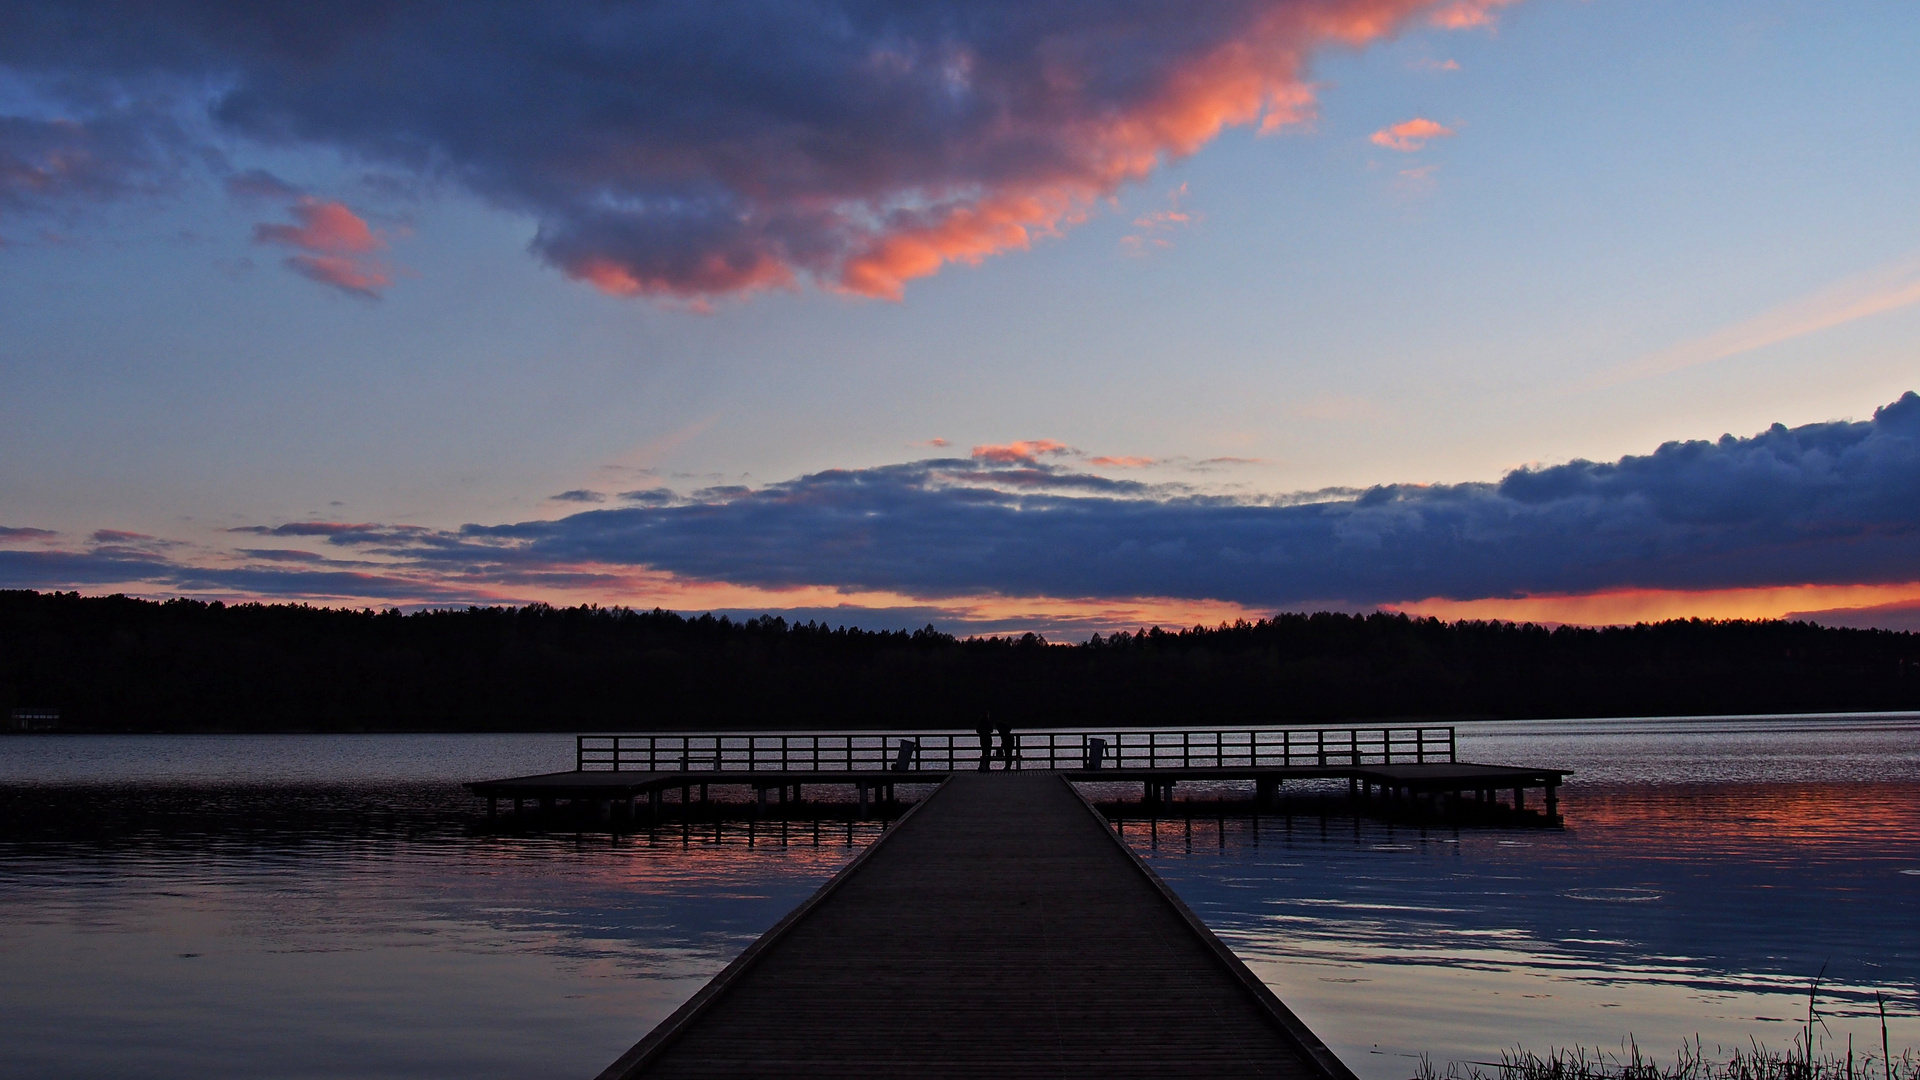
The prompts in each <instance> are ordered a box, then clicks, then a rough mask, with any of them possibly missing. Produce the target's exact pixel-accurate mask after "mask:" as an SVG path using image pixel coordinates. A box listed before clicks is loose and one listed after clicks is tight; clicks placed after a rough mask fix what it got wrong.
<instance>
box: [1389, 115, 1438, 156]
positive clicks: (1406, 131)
mask: <svg viewBox="0 0 1920 1080" xmlns="http://www.w3.org/2000/svg"><path fill="white" fill-rule="evenodd" d="M1452 134H1454V131H1453V129H1452V128H1450V127H1446V126H1445V125H1442V124H1438V123H1435V122H1434V121H1432V120H1429V119H1427V118H1426V117H1424V116H1416V117H1414V118H1413V119H1411V120H1402V121H1401V122H1400V123H1398V124H1394V125H1393V126H1391V127H1384V128H1381V129H1380V130H1379V131H1376V132H1374V133H1373V135H1372V139H1373V143H1374V145H1375V146H1384V147H1386V148H1387V149H1389V150H1398V151H1400V152H1401V153H1403V154H1410V153H1412V152H1414V151H1415V150H1419V149H1421V148H1422V147H1424V146H1426V145H1427V142H1428V141H1429V140H1432V139H1439V138H1445V137H1446V136H1449V135H1452Z"/></svg>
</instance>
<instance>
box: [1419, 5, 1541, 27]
mask: <svg viewBox="0 0 1920 1080" xmlns="http://www.w3.org/2000/svg"><path fill="white" fill-rule="evenodd" d="M1519 2H1520V0H1458V2H1457V3H1451V4H1445V5H1442V6H1441V8H1440V9H1439V10H1438V11H1435V12H1434V13H1433V14H1432V15H1429V16H1428V17H1427V21H1428V22H1430V23H1432V24H1433V25H1435V26H1438V27H1440V28H1442V29H1445V30H1471V29H1473V28H1475V27H1480V26H1492V25H1493V23H1494V11H1495V10H1496V9H1498V8H1503V7H1506V6H1507V5H1509V4H1517V3H1519Z"/></svg>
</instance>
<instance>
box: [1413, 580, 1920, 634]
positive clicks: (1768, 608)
mask: <svg viewBox="0 0 1920 1080" xmlns="http://www.w3.org/2000/svg"><path fill="white" fill-rule="evenodd" d="M1903 601H1920V581H1911V582H1904V583H1898V584H1892V585H1774V586H1764V587H1758V588H1748V589H1710V590H1698V591H1694V590H1681V589H1618V590H1612V591H1607V592H1597V593H1586V594H1581V595H1550V596H1522V597H1513V598H1503V597H1490V598H1487V599H1482V600H1449V599H1446V598H1444V597H1429V598H1427V599H1425V600H1410V601H1406V602H1404V603H1398V604H1386V605H1382V606H1383V607H1384V608H1386V609H1387V610H1391V611H1402V612H1405V613H1407V614H1409V615H1431V616H1433V617H1435V618H1439V619H1447V620H1450V621H1451V620H1455V619H1499V620H1502V621H1507V622H1540V623H1570V624H1573V625H1579V626H1611V625H1621V624H1628V623H1637V622H1658V621H1660V620H1662V619H1689V618H1701V619H1778V618H1783V617H1785V616H1786V615H1788V614H1791V613H1793V612H1800V611H1825V610H1830V609H1835V608H1865V607H1878V606H1880V605H1882V604H1895V603H1900V602H1903Z"/></svg>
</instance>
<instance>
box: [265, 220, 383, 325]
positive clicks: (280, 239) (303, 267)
mask: <svg viewBox="0 0 1920 1080" xmlns="http://www.w3.org/2000/svg"><path fill="white" fill-rule="evenodd" d="M287 213H288V214H290V215H292V217H293V219H294V221H295V222H296V224H292V225H286V224H271V223H265V222H263V223H261V224H259V225H255V226H254V227H253V240H254V243H256V244H279V245H282V246H284V247H291V248H296V249H298V250H299V251H300V252H301V254H297V255H290V256H288V257H287V259H286V264H287V266H288V267H289V268H291V269H292V270H293V271H294V272H296V273H298V274H300V275H302V276H303V277H307V278H310V279H312V280H314V281H318V282H320V283H321V284H323V285H331V286H332V287H334V288H336V289H339V290H341V291H342V292H346V293H351V294H353V295H355V296H361V297H365V298H367V299H372V300H377V299H379V297H380V291H381V290H382V289H385V288H386V287H387V286H389V285H391V284H393V279H392V277H391V275H390V273H389V271H388V270H387V268H386V267H385V266H383V265H382V264H381V263H380V262H379V261H378V260H376V259H374V258H373V257H372V255H373V253H374V252H377V251H380V250H382V249H384V248H385V247H386V246H387V242H386V239H385V237H384V236H382V235H381V234H380V233H378V232H376V231H374V229H373V228H372V227H371V226H369V225H368V224H367V222H366V219H365V218H362V217H361V216H360V215H358V214H356V213H354V212H353V211H352V210H350V209H348V208H347V206H346V204H345V203H339V202H325V201H322V200H320V199H316V198H314V197H313V196H311V195H303V196H301V197H300V198H299V200H298V201H296V202H295V203H294V204H293V205H292V206H290V207H288V208H287Z"/></svg>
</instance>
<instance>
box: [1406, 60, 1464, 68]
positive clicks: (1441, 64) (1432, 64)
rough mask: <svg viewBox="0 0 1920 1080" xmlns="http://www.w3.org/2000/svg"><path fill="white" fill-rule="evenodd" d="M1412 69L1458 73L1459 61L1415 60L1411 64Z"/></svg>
mask: <svg viewBox="0 0 1920 1080" xmlns="http://www.w3.org/2000/svg"><path fill="white" fill-rule="evenodd" d="M1413 68H1414V70H1415V71H1459V70H1460V61H1458V60H1434V59H1431V58H1429V59H1424V60H1415V61H1414V62H1413Z"/></svg>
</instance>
